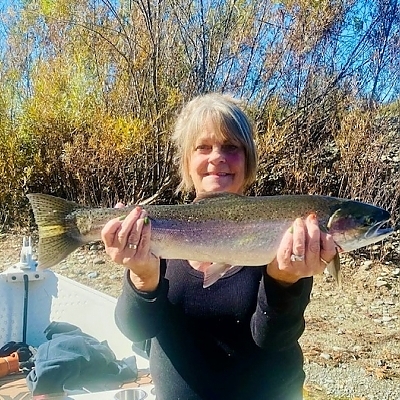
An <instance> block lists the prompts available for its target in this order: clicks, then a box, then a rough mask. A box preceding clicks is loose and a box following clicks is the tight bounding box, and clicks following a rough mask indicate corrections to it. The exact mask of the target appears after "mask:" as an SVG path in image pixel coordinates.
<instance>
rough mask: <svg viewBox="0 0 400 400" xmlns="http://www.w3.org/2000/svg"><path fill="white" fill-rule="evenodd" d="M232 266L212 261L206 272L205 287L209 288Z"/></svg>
mask: <svg viewBox="0 0 400 400" xmlns="http://www.w3.org/2000/svg"><path fill="white" fill-rule="evenodd" d="M231 268H234V267H233V266H232V265H228V264H222V263H212V264H211V265H210V266H209V267H208V268H207V269H206V270H205V272H204V282H203V288H208V287H209V286H211V285H213V284H214V283H215V282H217V280H218V279H220V278H222V277H223V276H224V275H225V274H226V273H227V272H228V271H229V270H230V269H231Z"/></svg>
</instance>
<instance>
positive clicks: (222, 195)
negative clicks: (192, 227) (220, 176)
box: [193, 192, 245, 203]
mask: <svg viewBox="0 0 400 400" xmlns="http://www.w3.org/2000/svg"><path fill="white" fill-rule="evenodd" d="M242 197H245V196H242V195H241V194H236V193H229V192H205V193H200V194H199V195H198V196H197V197H196V198H195V199H194V200H193V203H201V202H204V201H218V200H221V199H229V198H231V199H236V200H237V199H239V198H242Z"/></svg>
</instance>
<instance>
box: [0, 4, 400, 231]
mask: <svg viewBox="0 0 400 400" xmlns="http://www.w3.org/2000/svg"><path fill="white" fill-rule="evenodd" d="M398 8H399V6H398V5H397V2H393V1H378V2H376V4H375V5H374V6H371V5H368V2H366V1H329V0H321V1H312V2H310V1H302V0H298V1H282V2H280V3H278V2H275V1H265V2H259V1H257V0H254V1H242V0H232V1H223V0H218V1H212V2H211V1H201V2H198V1H189V2H188V1H172V0H166V1H163V2H144V1H137V2H130V1H125V0H124V1H122V0H121V1H118V2H116V1H109V0H102V1H101V0H96V1H94V0H92V1H78V0H73V1H70V0H68V1H67V0H60V1H56V2H52V1H25V2H23V3H22V5H21V6H16V5H14V6H12V5H10V6H8V8H4V9H3V10H2V11H3V12H2V14H1V15H2V17H1V18H2V21H1V22H2V24H1V32H0V35H1V37H0V40H1V44H2V45H1V46H0V49H1V50H0V51H1V59H0V77H1V79H0V177H1V179H0V230H6V229H8V228H10V227H13V226H27V225H29V222H31V221H32V220H31V214H30V212H29V207H28V203H27V199H26V194H27V193H30V192H43V193H50V194H53V195H56V196H61V197H64V198H68V199H73V200H75V201H78V202H82V203H85V204H88V205H93V206H98V205H104V206H111V205H113V204H115V203H116V202H117V201H123V202H126V203H128V202H131V203H133V202H140V201H143V200H145V199H148V198H150V197H152V198H153V200H154V201H157V202H159V203H177V202H181V201H185V200H187V199H186V198H183V197H182V196H178V195H175V194H174V189H175V187H176V186H177V182H178V181H177V179H178V177H177V174H176V165H175V163H174V152H173V148H172V147H171V142H170V139H169V138H170V133H171V131H172V129H173V124H174V120H175V118H176V115H177V113H178V112H179V110H180V108H181V107H182V105H183V104H184V103H185V102H186V101H188V100H189V99H191V98H192V97H194V96H196V95H198V94H200V93H206V92H209V91H221V92H229V93H231V94H233V95H235V96H236V97H238V98H241V99H242V100H243V102H244V106H245V107H246V109H247V110H248V112H249V114H250V115H251V117H252V118H253V120H254V122H255V124H256V127H257V138H256V139H257V144H258V149H259V155H260V168H259V174H258V178H257V182H256V183H255V184H254V185H253V187H252V188H251V189H250V193H251V194H256V195H270V194H278V193H313V194H314V193H319V194H327V195H334V196H340V197H349V198H350V197H351V198H356V199H360V200H363V201H367V202H370V203H374V204H378V205H380V206H383V207H385V208H387V209H389V210H390V211H392V212H393V214H394V216H395V218H398V211H399V205H400V200H399V199H400V158H399V157H400V118H399V117H398V116H399V115H400V103H399V100H398V99H399V82H400V80H399V75H400V67H399V65H400V64H399V55H398V54H400V53H399V51H398V50H399V46H400V44H399V43H400V39H399V38H400V33H399V27H400V12H399V10H398Z"/></svg>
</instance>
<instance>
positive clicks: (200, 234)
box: [28, 193, 393, 274]
mask: <svg viewBox="0 0 400 400" xmlns="http://www.w3.org/2000/svg"><path fill="white" fill-rule="evenodd" d="M28 199H29V201H30V203H31V206H32V208H33V212H34V216H35V221H36V224H37V226H38V230H39V248H38V267H39V268H42V269H44V268H50V267H52V266H54V265H56V264H58V263H59V262H60V261H62V260H63V259H64V258H65V257H67V256H68V254H70V253H71V252H73V251H74V250H75V249H77V248H78V247H80V246H81V245H84V244H86V243H89V242H93V241H98V240H101V230H102V228H103V227H104V225H105V224H106V223H107V222H108V221H109V220H110V219H112V218H117V217H123V216H125V215H127V214H128V213H129V212H130V211H131V210H132V209H133V208H135V207H136V206H130V207H126V208H118V209H117V208H90V207H86V206H82V205H79V204H77V203H75V202H72V201H68V200H64V199H61V198H58V197H54V196H50V195H46V194H39V193H33V194H29V195H28ZM143 209H145V210H146V212H147V214H148V216H149V219H150V220H151V229H152V233H151V246H150V249H151V252H152V253H153V254H155V255H156V256H158V257H162V258H165V259H184V260H193V261H205V262H206V261H207V262H212V263H214V264H216V265H218V266H221V270H222V267H224V268H225V269H228V268H229V267H230V266H232V265H240V266H259V265H266V264H268V263H269V262H271V261H272V260H273V259H274V258H275V256H276V252H277V249H278V246H279V243H280V241H281V239H282V237H283V235H284V233H285V231H286V230H287V229H289V228H290V227H291V225H292V223H293V221H294V220H295V219H296V218H306V217H307V216H308V215H310V214H311V213H314V214H316V216H317V218H318V221H319V225H320V229H321V230H323V231H325V232H329V233H330V234H331V235H332V236H333V239H334V241H335V243H336V245H337V247H338V249H339V250H340V251H352V250H355V249H358V248H360V247H363V246H366V245H369V244H372V243H375V242H378V241H380V240H382V239H384V238H385V237H387V236H388V235H390V234H391V233H392V232H393V228H386V227H383V224H385V223H387V222H388V221H389V220H390V214H389V213H388V212H387V211H386V210H384V209H382V208H379V207H376V206H373V205H370V204H365V203H361V202H357V201H352V200H347V199H340V198H335V197H328V196H316V195H287V196H259V197H249V196H240V195H236V194H229V193H208V194H205V195H202V196H201V197H200V198H197V199H196V200H195V202H194V203H191V204H181V205H146V206H143ZM339 268H340V266H339V265H337V266H335V267H334V270H337V273H338V272H339V271H338V269H339ZM217 270H218V268H217ZM220 272H221V271H220V270H218V271H217V273H218V274H220Z"/></svg>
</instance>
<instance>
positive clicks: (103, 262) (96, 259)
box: [93, 257, 105, 265]
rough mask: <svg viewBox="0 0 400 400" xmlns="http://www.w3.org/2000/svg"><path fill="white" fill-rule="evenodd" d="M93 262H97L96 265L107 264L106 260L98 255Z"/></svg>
mask: <svg viewBox="0 0 400 400" xmlns="http://www.w3.org/2000/svg"><path fill="white" fill-rule="evenodd" d="M93 264H95V265H98V264H105V261H104V260H103V259H102V258H100V257H97V258H95V259H94V260H93Z"/></svg>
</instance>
